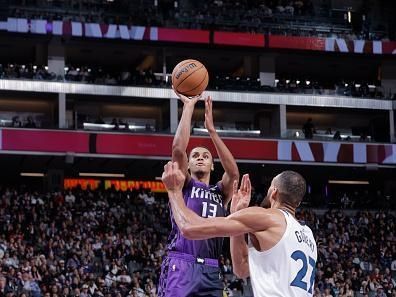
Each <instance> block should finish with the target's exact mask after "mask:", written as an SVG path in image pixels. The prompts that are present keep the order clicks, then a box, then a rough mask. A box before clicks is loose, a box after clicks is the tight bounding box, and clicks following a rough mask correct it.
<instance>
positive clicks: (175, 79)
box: [172, 59, 209, 96]
mask: <svg viewBox="0 0 396 297" xmlns="http://www.w3.org/2000/svg"><path fill="white" fill-rule="evenodd" d="M208 82H209V74H208V71H207V70H206V68H205V66H204V65H203V64H202V63H201V62H199V61H197V60H192V59H188V60H184V61H181V62H180V63H179V64H177V65H176V66H175V68H173V71H172V84H173V88H174V89H175V90H176V91H177V92H178V93H180V94H183V95H185V96H197V95H200V94H201V93H202V92H203V91H205V89H206V87H207V86H208Z"/></svg>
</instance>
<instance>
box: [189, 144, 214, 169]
mask: <svg viewBox="0 0 396 297" xmlns="http://www.w3.org/2000/svg"><path fill="white" fill-rule="evenodd" d="M188 165H189V168H190V171H191V173H196V172H201V173H209V172H210V170H211V169H212V167H213V158H212V154H211V153H210V152H209V151H208V149H206V148H204V147H196V148H194V149H193V150H192V151H191V153H190V158H189V161H188Z"/></svg>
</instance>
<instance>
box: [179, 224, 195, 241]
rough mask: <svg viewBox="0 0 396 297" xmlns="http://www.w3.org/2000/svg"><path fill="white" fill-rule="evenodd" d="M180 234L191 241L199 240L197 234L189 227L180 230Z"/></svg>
mask: <svg viewBox="0 0 396 297" xmlns="http://www.w3.org/2000/svg"><path fill="white" fill-rule="evenodd" d="M180 233H181V235H182V236H183V237H184V238H186V239H189V240H194V239H197V238H196V237H195V232H194V230H193V228H192V227H191V226H189V225H185V226H182V227H181V228H180Z"/></svg>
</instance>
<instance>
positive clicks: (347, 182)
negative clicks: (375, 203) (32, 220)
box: [329, 180, 370, 185]
mask: <svg viewBox="0 0 396 297" xmlns="http://www.w3.org/2000/svg"><path fill="white" fill-rule="evenodd" d="M329 184H338V185H369V184H370V183H369V182H368V181H367V180H329Z"/></svg>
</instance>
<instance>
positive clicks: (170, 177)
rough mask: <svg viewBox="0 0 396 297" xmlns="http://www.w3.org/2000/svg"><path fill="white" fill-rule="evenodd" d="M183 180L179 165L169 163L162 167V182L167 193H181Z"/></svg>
mask: <svg viewBox="0 0 396 297" xmlns="http://www.w3.org/2000/svg"><path fill="white" fill-rule="evenodd" d="M185 180H186V176H185V175H184V174H183V172H182V171H181V170H180V169H179V164H178V163H177V162H172V161H169V162H168V163H167V164H166V165H165V166H164V172H163V173H162V182H163V183H164V185H165V188H166V190H167V191H168V192H175V191H181V190H182V188H183V185H184V181H185Z"/></svg>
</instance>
